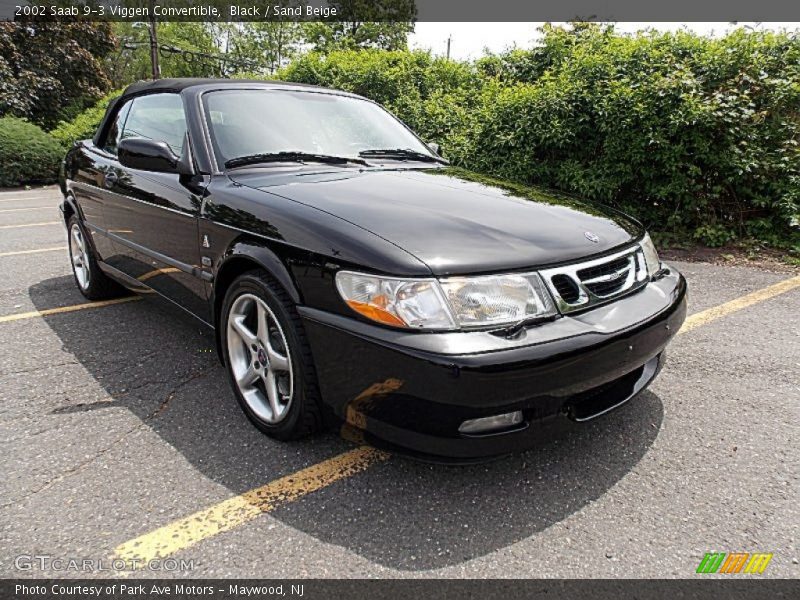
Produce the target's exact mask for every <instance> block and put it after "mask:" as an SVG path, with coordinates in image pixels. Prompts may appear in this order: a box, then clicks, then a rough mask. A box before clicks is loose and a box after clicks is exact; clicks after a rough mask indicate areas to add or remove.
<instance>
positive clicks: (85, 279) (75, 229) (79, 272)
mask: <svg viewBox="0 0 800 600" xmlns="http://www.w3.org/2000/svg"><path fill="white" fill-rule="evenodd" d="M69 253H70V257H71V258H72V270H73V272H74V273H75V279H76V280H77V282H78V285H79V286H80V288H81V289H82V290H86V289H88V287H89V278H90V276H91V275H90V271H89V253H88V252H87V250H86V240H85V239H84V238H83V232H82V231H81V228H80V226H79V225H78V224H77V223H73V224H72V227H70V230H69Z"/></svg>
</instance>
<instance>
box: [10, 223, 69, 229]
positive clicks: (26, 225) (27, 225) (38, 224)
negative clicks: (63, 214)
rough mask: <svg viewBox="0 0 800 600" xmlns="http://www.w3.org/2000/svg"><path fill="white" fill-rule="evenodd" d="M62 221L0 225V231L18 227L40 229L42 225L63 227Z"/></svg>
mask: <svg viewBox="0 0 800 600" xmlns="http://www.w3.org/2000/svg"><path fill="white" fill-rule="evenodd" d="M63 224H64V223H63V222H62V221H46V222H44V223H22V224H21V225H0V229H17V228H18V227H42V226H44V225H63Z"/></svg>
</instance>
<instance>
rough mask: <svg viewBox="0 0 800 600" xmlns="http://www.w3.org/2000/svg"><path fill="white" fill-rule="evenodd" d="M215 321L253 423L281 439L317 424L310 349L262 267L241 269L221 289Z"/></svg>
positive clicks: (318, 408)
mask: <svg viewBox="0 0 800 600" xmlns="http://www.w3.org/2000/svg"><path fill="white" fill-rule="evenodd" d="M220 324H221V326H222V328H221V330H220V334H219V335H220V336H221V340H220V341H221V342H222V350H223V358H224V360H225V366H226V370H227V372H228V377H229V379H230V382H231V385H232V387H233V390H234V394H235V395H236V399H237V400H238V402H239V405H240V406H241V407H242V410H244V412H245V414H246V415H247V417H248V418H249V419H250V420H251V421H252V422H253V424H255V426H256V427H258V428H259V429H260V430H261V431H263V432H264V433H266V434H267V435H269V436H271V437H275V438H277V439H281V440H288V439H296V438H300V437H304V436H307V435H310V434H311V433H314V432H316V431H319V430H320V429H322V426H323V418H322V410H321V404H320V400H319V392H318V390H317V382H316V372H315V370H314V364H313V360H312V358H311V350H310V348H309V346H308V342H307V341H306V339H305V333H304V331H303V327H302V323H301V322H300V317H299V316H298V314H297V311H296V310H295V307H294V304H293V302H292V301H291V298H289V296H288V294H287V293H286V292H285V291H284V290H283V288H281V287H280V286H279V285H277V284H276V283H275V282H274V281H272V279H271V278H270V277H269V276H268V275H267V274H266V273H264V272H262V271H251V272H249V273H245V274H244V275H241V276H240V277H239V278H238V279H236V281H234V282H233V284H232V285H231V286H230V288H229V289H228V292H227V293H226V295H225V301H224V303H223V307H222V314H221V316H220Z"/></svg>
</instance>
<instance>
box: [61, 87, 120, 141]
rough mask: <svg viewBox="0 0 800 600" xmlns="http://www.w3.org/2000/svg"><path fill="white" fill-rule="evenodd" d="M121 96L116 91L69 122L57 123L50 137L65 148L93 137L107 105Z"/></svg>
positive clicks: (118, 91)
mask: <svg viewBox="0 0 800 600" xmlns="http://www.w3.org/2000/svg"><path fill="white" fill-rule="evenodd" d="M121 94H122V90H116V91H113V92H111V93H109V94H107V95H106V96H104V97H102V98H100V100H98V101H97V102H95V104H94V105H93V106H90V107H89V108H87V109H86V110H84V111H83V112H81V113H79V114H78V115H77V116H76V117H75V118H73V119H72V120H71V121H61V122H59V124H58V126H57V127H56V128H55V129H53V130H52V131H51V132H50V135H52V136H53V137H54V138H55V139H56V140H58V141H59V142H60V143H61V145H62V146H65V147H69V146H70V145H71V144H72V143H73V142H74V141H76V140H85V139H87V138H90V137H92V136H94V133H95V131H97V128H98V127H99V125H100V121H102V120H103V115H105V114H106V108H107V107H108V103H109V102H111V101H112V100H113V99H114V98H116V97H118V96H120V95H121Z"/></svg>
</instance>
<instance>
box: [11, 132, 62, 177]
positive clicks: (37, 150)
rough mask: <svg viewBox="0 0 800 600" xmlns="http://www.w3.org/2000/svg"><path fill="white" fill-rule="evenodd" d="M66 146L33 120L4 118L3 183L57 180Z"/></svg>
mask: <svg viewBox="0 0 800 600" xmlns="http://www.w3.org/2000/svg"><path fill="white" fill-rule="evenodd" d="M62 158H64V149H63V148H62V147H61V145H60V144H59V143H58V142H57V141H56V140H55V139H53V138H52V137H51V136H49V135H48V134H46V133H45V132H44V131H42V130H41V129H40V128H39V127H37V126H36V125H34V124H32V123H28V121H25V120H24V119H19V118H17V117H2V118H0V187H11V186H18V185H25V184H28V183H53V182H54V181H56V179H57V178H58V167H59V165H60V163H61V159H62Z"/></svg>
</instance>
